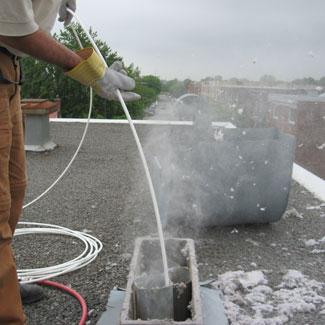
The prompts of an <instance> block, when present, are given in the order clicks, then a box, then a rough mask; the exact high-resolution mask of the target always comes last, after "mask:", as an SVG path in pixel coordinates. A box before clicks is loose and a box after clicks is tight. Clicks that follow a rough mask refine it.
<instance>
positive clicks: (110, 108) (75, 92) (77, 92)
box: [22, 24, 159, 118]
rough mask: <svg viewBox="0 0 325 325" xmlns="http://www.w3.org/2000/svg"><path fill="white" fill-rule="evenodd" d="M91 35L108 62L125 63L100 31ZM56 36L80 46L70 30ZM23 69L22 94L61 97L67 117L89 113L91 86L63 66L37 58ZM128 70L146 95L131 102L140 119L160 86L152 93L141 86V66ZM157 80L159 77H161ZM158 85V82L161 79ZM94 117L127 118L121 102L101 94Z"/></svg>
mask: <svg viewBox="0 0 325 325" xmlns="http://www.w3.org/2000/svg"><path fill="white" fill-rule="evenodd" d="M74 27H75V29H76V31H77V34H78V36H79V37H80V40H81V43H82V44H83V46H84V47H90V46H91V44H90V42H89V40H88V38H87V36H86V34H85V33H84V32H83V30H82V28H81V27H80V26H79V25H78V24H74ZM90 34H91V36H92V37H93V38H94V40H95V43H96V45H97V46H98V48H99V50H100V51H101V53H102V55H103V57H104V59H105V61H106V63H107V64H108V65H111V64H112V63H113V62H114V61H116V60H119V61H122V62H123V59H122V57H121V56H119V55H118V54H117V53H116V52H114V51H113V50H112V49H111V48H110V47H109V46H108V45H107V44H106V43H105V42H103V41H102V40H100V39H99V38H98V35H97V33H96V32H94V31H93V30H91V29H90ZM54 37H55V38H56V39H57V40H58V41H59V42H60V43H62V44H64V45H65V46H67V47H68V48H70V49H72V50H74V51H77V50H78V49H79V45H78V43H77V41H76V39H75V38H74V36H73V34H72V33H71V32H70V31H68V30H67V29H65V30H62V31H60V33H59V34H58V35H54ZM23 69H24V75H25V84H24V85H23V87H22V95H23V97H24V98H48V99H54V98H60V99H61V103H62V106H61V115H62V116H63V117H86V116H87V114H88V109H89V89H87V88H86V87H84V86H82V85H80V84H79V83H77V82H76V81H74V80H71V79H70V78H67V77H66V76H65V75H64V73H63V71H62V69H60V68H59V67H57V66H54V65H51V64H48V63H45V62H42V61H38V60H35V59H33V58H25V59H23ZM125 70H126V71H127V73H128V75H130V76H131V77H132V78H134V79H135V80H136V85H137V86H136V91H137V92H138V93H139V94H140V95H141V97H142V99H141V100H140V101H137V102H133V103H128V108H129V111H130V114H131V116H132V117H137V118H139V117H141V116H142V115H143V111H144V109H145V108H146V105H148V104H149V105H150V104H151V103H152V102H154V101H155V100H156V98H157V96H158V94H159V91H158V89H157V91H155V92H154V95H153V93H150V92H148V91H147V90H146V89H145V87H143V86H142V85H141V83H142V77H141V76H140V70H139V69H138V68H137V67H136V68H135V67H134V65H133V64H131V65H129V66H126V67H125ZM157 79H158V80H159V78H157ZM156 84H158V83H157V81H156ZM156 86H157V85H156ZM149 88H150V87H149ZM92 116H93V117H95V118H116V117H119V118H122V117H123V118H124V112H123V109H122V108H121V105H120V104H119V103H118V102H115V101H107V100H105V99H103V98H100V97H99V96H95V97H94V108H93V114H92Z"/></svg>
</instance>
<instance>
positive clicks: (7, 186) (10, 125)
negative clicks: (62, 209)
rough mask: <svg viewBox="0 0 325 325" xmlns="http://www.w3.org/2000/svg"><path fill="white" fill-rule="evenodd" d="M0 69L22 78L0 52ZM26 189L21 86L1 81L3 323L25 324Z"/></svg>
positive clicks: (0, 288) (0, 295)
mask: <svg viewBox="0 0 325 325" xmlns="http://www.w3.org/2000/svg"><path fill="white" fill-rule="evenodd" d="M0 71H1V73H2V75H3V76H4V77H5V78H7V79H9V80H15V81H17V80H19V79H18V78H19V68H18V67H17V66H16V67H15V65H14V62H13V61H12V59H11V58H10V57H9V56H7V55H5V54H3V53H0ZM25 188H26V172H25V151H24V142H23V126H22V114H21V108H20V87H19V86H16V85H13V84H9V85H4V84H0V324H1V325H22V324H25V322H26V319H25V315H24V312H23V308H22V303H21V299H20V294H19V285H18V280H17V273H16V265H15V260H14V257H13V252H12V248H11V241H12V237H13V233H14V231H15V228H16V225H17V222H18V219H19V216H20V214H21V210H22V205H23V200H24V195H25Z"/></svg>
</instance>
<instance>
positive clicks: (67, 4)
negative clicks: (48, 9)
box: [59, 0, 77, 26]
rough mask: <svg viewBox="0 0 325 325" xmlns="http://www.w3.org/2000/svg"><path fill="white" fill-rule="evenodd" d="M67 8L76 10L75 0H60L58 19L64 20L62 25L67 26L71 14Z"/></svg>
mask: <svg viewBox="0 0 325 325" xmlns="http://www.w3.org/2000/svg"><path fill="white" fill-rule="evenodd" d="M67 8H69V9H71V10H72V11H76V9H77V5H76V0H62V1H61V6H60V9H59V21H64V26H68V25H69V24H70V23H71V20H72V18H73V17H72V15H71V14H70V12H68V10H67Z"/></svg>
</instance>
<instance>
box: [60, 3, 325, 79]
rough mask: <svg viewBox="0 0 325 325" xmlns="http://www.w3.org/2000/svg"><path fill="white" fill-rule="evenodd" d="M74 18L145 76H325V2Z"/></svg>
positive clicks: (101, 6) (156, 9) (167, 8)
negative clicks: (132, 63)
mask: <svg viewBox="0 0 325 325" xmlns="http://www.w3.org/2000/svg"><path fill="white" fill-rule="evenodd" d="M78 14H79V17H80V18H81V19H82V21H83V22H84V23H85V24H86V25H87V26H90V25H91V26H92V27H93V28H94V30H97V31H98V32H99V36H100V37H101V38H103V39H104V40H106V41H107V43H108V44H109V45H110V46H111V47H112V49H114V50H116V51H118V52H119V53H120V54H121V55H122V56H123V57H124V58H125V60H126V62H127V63H131V62H134V63H135V64H136V65H137V66H139V67H140V69H141V71H142V73H143V74H149V73H152V74H157V75H159V76H160V77H162V78H168V79H171V78H175V77H177V78H180V79H183V78H191V79H195V80H198V79H201V78H203V77H206V76H215V75H218V74H220V75H222V76H224V77H225V78H229V77H246V78H250V79H258V78H259V77H260V76H261V75H263V74H273V75H275V76H276V77H277V78H279V79H285V80H288V79H292V78H298V77H299V78H300V77H305V76H312V77H315V78H319V77H321V76H325V37H324V35H325V32H324V31H325V0H201V1H199V0H117V1H109V0H106V1H105V0H91V1H89V0H88V1H87V0H78ZM57 27H58V26H57Z"/></svg>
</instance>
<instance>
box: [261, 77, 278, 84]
mask: <svg viewBox="0 0 325 325" xmlns="http://www.w3.org/2000/svg"><path fill="white" fill-rule="evenodd" d="M260 82H261V83H262V84H263V85H266V86H274V85H275V84H276V78H275V77H274V76H272V75H270V74H265V75H264V76H262V77H261V78H260Z"/></svg>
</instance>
